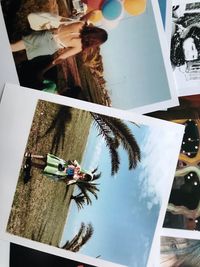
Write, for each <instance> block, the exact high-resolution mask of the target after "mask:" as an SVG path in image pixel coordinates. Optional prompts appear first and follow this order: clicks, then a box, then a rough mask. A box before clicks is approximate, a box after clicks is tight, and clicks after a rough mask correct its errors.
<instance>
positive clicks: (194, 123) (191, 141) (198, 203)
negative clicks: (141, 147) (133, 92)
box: [149, 95, 200, 231]
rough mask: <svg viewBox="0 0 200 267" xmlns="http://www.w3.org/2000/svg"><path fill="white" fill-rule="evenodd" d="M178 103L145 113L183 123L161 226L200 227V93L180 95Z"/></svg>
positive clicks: (189, 228) (178, 227)
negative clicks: (172, 106)
mask: <svg viewBox="0 0 200 267" xmlns="http://www.w3.org/2000/svg"><path fill="white" fill-rule="evenodd" d="M179 101H180V106H178V107H175V108H171V109H168V111H158V112H154V113H152V114H149V115H151V116H153V117H157V118H160V119H161V118H162V119H165V120H168V121H173V122H176V123H180V124H182V125H184V126H185V133H184V136H183V140H182V145H181V150H180V155H179V160H178V164H177V167H176V173H175V178H174V182H173V185H172V189H171V193H170V198H169V203H168V207H167V212H166V216H165V220H164V227H166V228H173V229H185V230H192V231H194V230H196V231H199V230H200V138H199V137H200V120H199V116H200V95H192V96H185V97H180V98H179Z"/></svg>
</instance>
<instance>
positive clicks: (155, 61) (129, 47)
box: [100, 1, 170, 109]
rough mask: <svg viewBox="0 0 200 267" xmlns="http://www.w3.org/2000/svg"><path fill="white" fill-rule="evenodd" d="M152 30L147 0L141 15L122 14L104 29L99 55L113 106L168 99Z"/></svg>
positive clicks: (153, 20)
mask: <svg viewBox="0 0 200 267" xmlns="http://www.w3.org/2000/svg"><path fill="white" fill-rule="evenodd" d="M100 26H101V27H103V25H100ZM156 28H157V26H156V23H155V19H154V14H153V10H152V6H151V1H147V9H146V12H145V13H144V14H142V15H140V16H129V15H127V13H125V12H124V14H123V16H122V18H121V20H120V22H119V24H118V26H117V27H115V28H113V29H111V30H108V29H107V31H108V36H109V38H108V40H107V42H105V44H103V45H102V46H101V54H102V56H103V62H104V70H105V74H104V77H105V79H106V81H107V89H108V91H109V92H110V96H111V99H112V105H113V106H114V107H117V108H122V109H132V108H134V107H139V106H142V105H148V104H153V103H155V102H159V101H164V100H169V99H170V92H169V85H168V80H167V77H166V72H165V67H164V63H163V58H162V53H161V48H160V43H159V39H158V33H157V29H156ZM158 76H159V79H158Z"/></svg>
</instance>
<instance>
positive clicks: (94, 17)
mask: <svg viewBox="0 0 200 267" xmlns="http://www.w3.org/2000/svg"><path fill="white" fill-rule="evenodd" d="M94 2H95V3H94ZM1 5H2V11H3V16H4V20H5V25H6V29H7V33H8V37H9V42H10V48H11V49H10V52H12V54H13V57H14V62H15V66H16V70H17V74H18V77H19V82H20V84H21V85H22V86H25V87H28V88H33V89H36V90H41V91H45V92H50V93H54V94H59V95H63V96H68V97H74V98H77V99H81V100H86V101H90V102H93V103H97V104H101V105H105V106H112V107H115V108H120V109H126V110H128V109H130V110H132V109H135V110H137V109H138V110H140V112H141V113H145V112H146V113H147V112H152V111H155V110H157V109H158V108H167V107H172V106H175V105H177V104H178V100H177V93H176V89H175V83H174V80H173V73H172V70H171V66H170V63H169V62H168V60H167V57H166V51H167V45H166V42H165V35H164V30H163V27H162V21H161V19H160V18H161V16H160V13H159V7H158V4H157V3H156V2H155V1H152V0H135V1H131V0H124V1H120V0H109V1H107V0H96V1H91V0H82V1H81V0H62V1H59V0H57V1H56V0H50V1H48V2H47V1H38V0H28V1H27V0H26V1H25V0H2V1H1ZM5 37H6V36H5ZM125 44H126V47H125V46H124V45H125ZM152 62H153V68H152ZM147 73H148V75H147ZM158 75H159V79H157V77H158Z"/></svg>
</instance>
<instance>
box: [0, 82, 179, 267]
mask: <svg viewBox="0 0 200 267" xmlns="http://www.w3.org/2000/svg"><path fill="white" fill-rule="evenodd" d="M13 92H16V94H15V97H14V98H13V97H11V95H12V96H13ZM22 103H23V104H22ZM19 106H20V108H19ZM97 107H98V109H97ZM0 109H1V110H0V114H4V116H6V117H7V118H9V120H8V121H5V119H4V116H3V115H1V118H0V122H1V125H2V129H3V131H1V136H2V138H0V140H3V136H4V135H5V134H6V138H7V139H6V140H7V142H6V146H5V142H1V148H2V151H4V150H5V153H2V155H3V154H4V157H2V156H1V160H2V163H3V164H2V166H3V168H2V169H1V172H2V175H1V177H6V179H5V180H4V181H2V183H3V186H2V189H3V192H2V193H1V194H0V195H1V197H2V201H3V199H4V203H7V207H6V206H5V208H4V211H3V214H4V216H1V217H2V218H3V220H2V229H3V231H2V238H5V239H6V240H9V241H11V242H14V243H18V244H21V245H26V246H29V247H32V248H35V249H38V246H39V248H40V250H43V249H44V248H45V249H47V247H48V249H50V250H52V251H54V250H55V251H56V254H57V255H59V256H63V257H68V258H70V259H76V260H78V259H77V255H81V256H82V257H83V258H81V259H82V260H83V262H86V263H88V264H94V262H95V265H97V266H102V265H103V264H104V265H103V266H112V265H111V262H113V264H114V263H116V264H120V265H123V266H124V265H125V266H152V264H150V263H152V262H151V261H152V260H153V259H154V257H153V256H152V257H151V258H149V255H154V251H155V250H154V249H157V248H155V247H154V240H155V239H156V237H157V236H158V234H159V231H160V229H161V226H162V223H163V219H164V214H165V211H166V208H167V200H168V198H169V192H170V188H171V186H172V181H173V177H174V173H175V168H176V165H177V160H178V155H179V152H180V146H181V141H182V137H183V132H184V127H183V126H182V125H178V124H174V123H170V122H166V121H161V120H157V119H153V118H149V117H145V116H142V115H134V114H133V113H130V112H124V111H120V110H116V109H111V108H106V107H103V106H99V105H94V104H89V103H88V102H84V101H77V100H75V99H70V98H63V97H61V96H58V95H52V94H46V93H45V92H38V91H36V90H27V88H23V87H19V86H16V85H7V86H6V88H5V90H4V94H3V98H2V104H1V106H0ZM111 114H112V116H111ZM21 116H23V120H21ZM19 121H20V127H15V126H16V124H17V125H18V124H19ZM13 127H15V128H13ZM8 128H9V131H8ZM14 129H15V130H14ZM8 132H9V133H10V134H9V136H8ZM161 136H162V138H160V137H161ZM19 140H20V142H19ZM14 144H15V150H14V151H13V149H12V148H13V145H14ZM10 151H12V153H11V155H10V156H9V158H10V161H13V162H15V164H14V165H13V166H12V169H9V167H8V161H7V160H5V157H6V153H7V152H8V153H9V154H10ZM163 151H165V156H164V157H161V156H160V155H161V154H162V153H163ZM6 162H7V163H6ZM155 162H156V163H157V164H156V165H155ZM15 165H16V166H15ZM166 169H167V170H168V171H167V172H166V171H165V170H166ZM5 173H6V176H5V175H4V174H5ZM5 199H7V200H6V201H5ZM116 236H117V239H118V242H116ZM141 240H142V242H141ZM35 241H37V242H35ZM122 244H123V246H122ZM49 245H50V246H49ZM127 247H131V249H127ZM45 252H48V251H45ZM79 253H80V254H79ZM69 256H70V257H69ZM91 258H92V259H93V260H94V262H91ZM86 260H87V261H86ZM102 261H103V264H102ZM104 261H106V262H107V261H109V263H108V265H105V264H106V263H105V262H104ZM149 261H150V263H149Z"/></svg>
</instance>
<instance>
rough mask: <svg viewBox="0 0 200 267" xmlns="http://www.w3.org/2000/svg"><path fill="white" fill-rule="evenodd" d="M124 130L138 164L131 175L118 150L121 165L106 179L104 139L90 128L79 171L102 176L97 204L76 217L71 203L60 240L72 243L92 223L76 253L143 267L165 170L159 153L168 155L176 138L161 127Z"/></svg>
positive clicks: (164, 160) (108, 162) (157, 210)
mask: <svg viewBox="0 0 200 267" xmlns="http://www.w3.org/2000/svg"><path fill="white" fill-rule="evenodd" d="M129 126H130V127H131V129H132V131H133V133H134V135H135V137H136V139H137V142H138V144H139V145H140V147H141V151H142V161H141V163H140V164H139V165H138V167H137V168H136V169H135V170H132V171H129V170H128V157H127V155H126V153H125V151H124V150H123V149H122V148H121V149H120V158H121V159H123V160H122V161H121V165H120V170H119V172H118V173H117V175H115V176H114V177H113V176H112V177H111V175H110V173H111V165H110V157H109V154H108V150H107V148H106V147H105V144H104V142H103V139H102V137H97V134H98V133H97V132H96V128H95V127H92V128H91V130H90V135H89V138H88V144H87V148H86V151H85V156H84V159H83V162H82V165H83V167H85V168H87V169H92V168H95V167H96V166H97V165H98V166H99V170H100V171H101V172H102V177H101V178H100V181H99V182H100V185H99V189H100V192H99V193H98V196H99V198H98V200H95V199H93V204H92V206H86V207H85V208H84V209H82V210H81V211H79V212H78V209H77V207H76V205H75V204H74V202H73V201H72V204H71V207H70V214H69V216H68V219H67V224H66V228H65V231H64V234H63V240H69V239H71V238H72V237H73V236H74V235H75V234H76V233H77V231H78V229H79V227H80V225H81V222H85V223H90V222H91V223H92V224H93V226H94V234H93V236H92V239H91V240H90V241H89V242H88V243H87V245H85V246H84V247H83V248H82V249H81V251H80V253H82V254H86V255H89V256H92V257H96V256H98V255H101V258H102V259H104V260H109V261H113V262H117V263H121V264H125V265H128V266H133V267H134V266H140V267H143V266H144V267H145V266H146V263H147V259H148V254H149V251H150V248H151V243H152V238H153V235H154V231H155V227H156V222H157V218H158V215H159V210H160V205H161V200H162V195H163V194H164V190H165V189H164V188H165V186H163V183H164V182H165V178H166V172H165V169H166V168H167V167H169V165H170V163H169V162H168V161H167V158H162V157H160V155H161V154H160V153H163V151H165V153H169V154H168V155H171V154H170V153H173V149H174V147H175V146H176V145H175V144H176V138H175V133H173V132H172V133H169V132H168V131H166V128H165V127H164V128H162V127H155V126H154V127H153V128H150V127H148V126H144V125H143V126H140V127H139V128H138V127H137V126H135V125H133V124H129ZM161 136H162V139H161V138H160V137H161ZM172 140H173V141H172ZM173 142H174V146H173ZM155 162H156V163H157V164H156V165H155V164H154V163H155ZM129 248H130V249H129Z"/></svg>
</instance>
